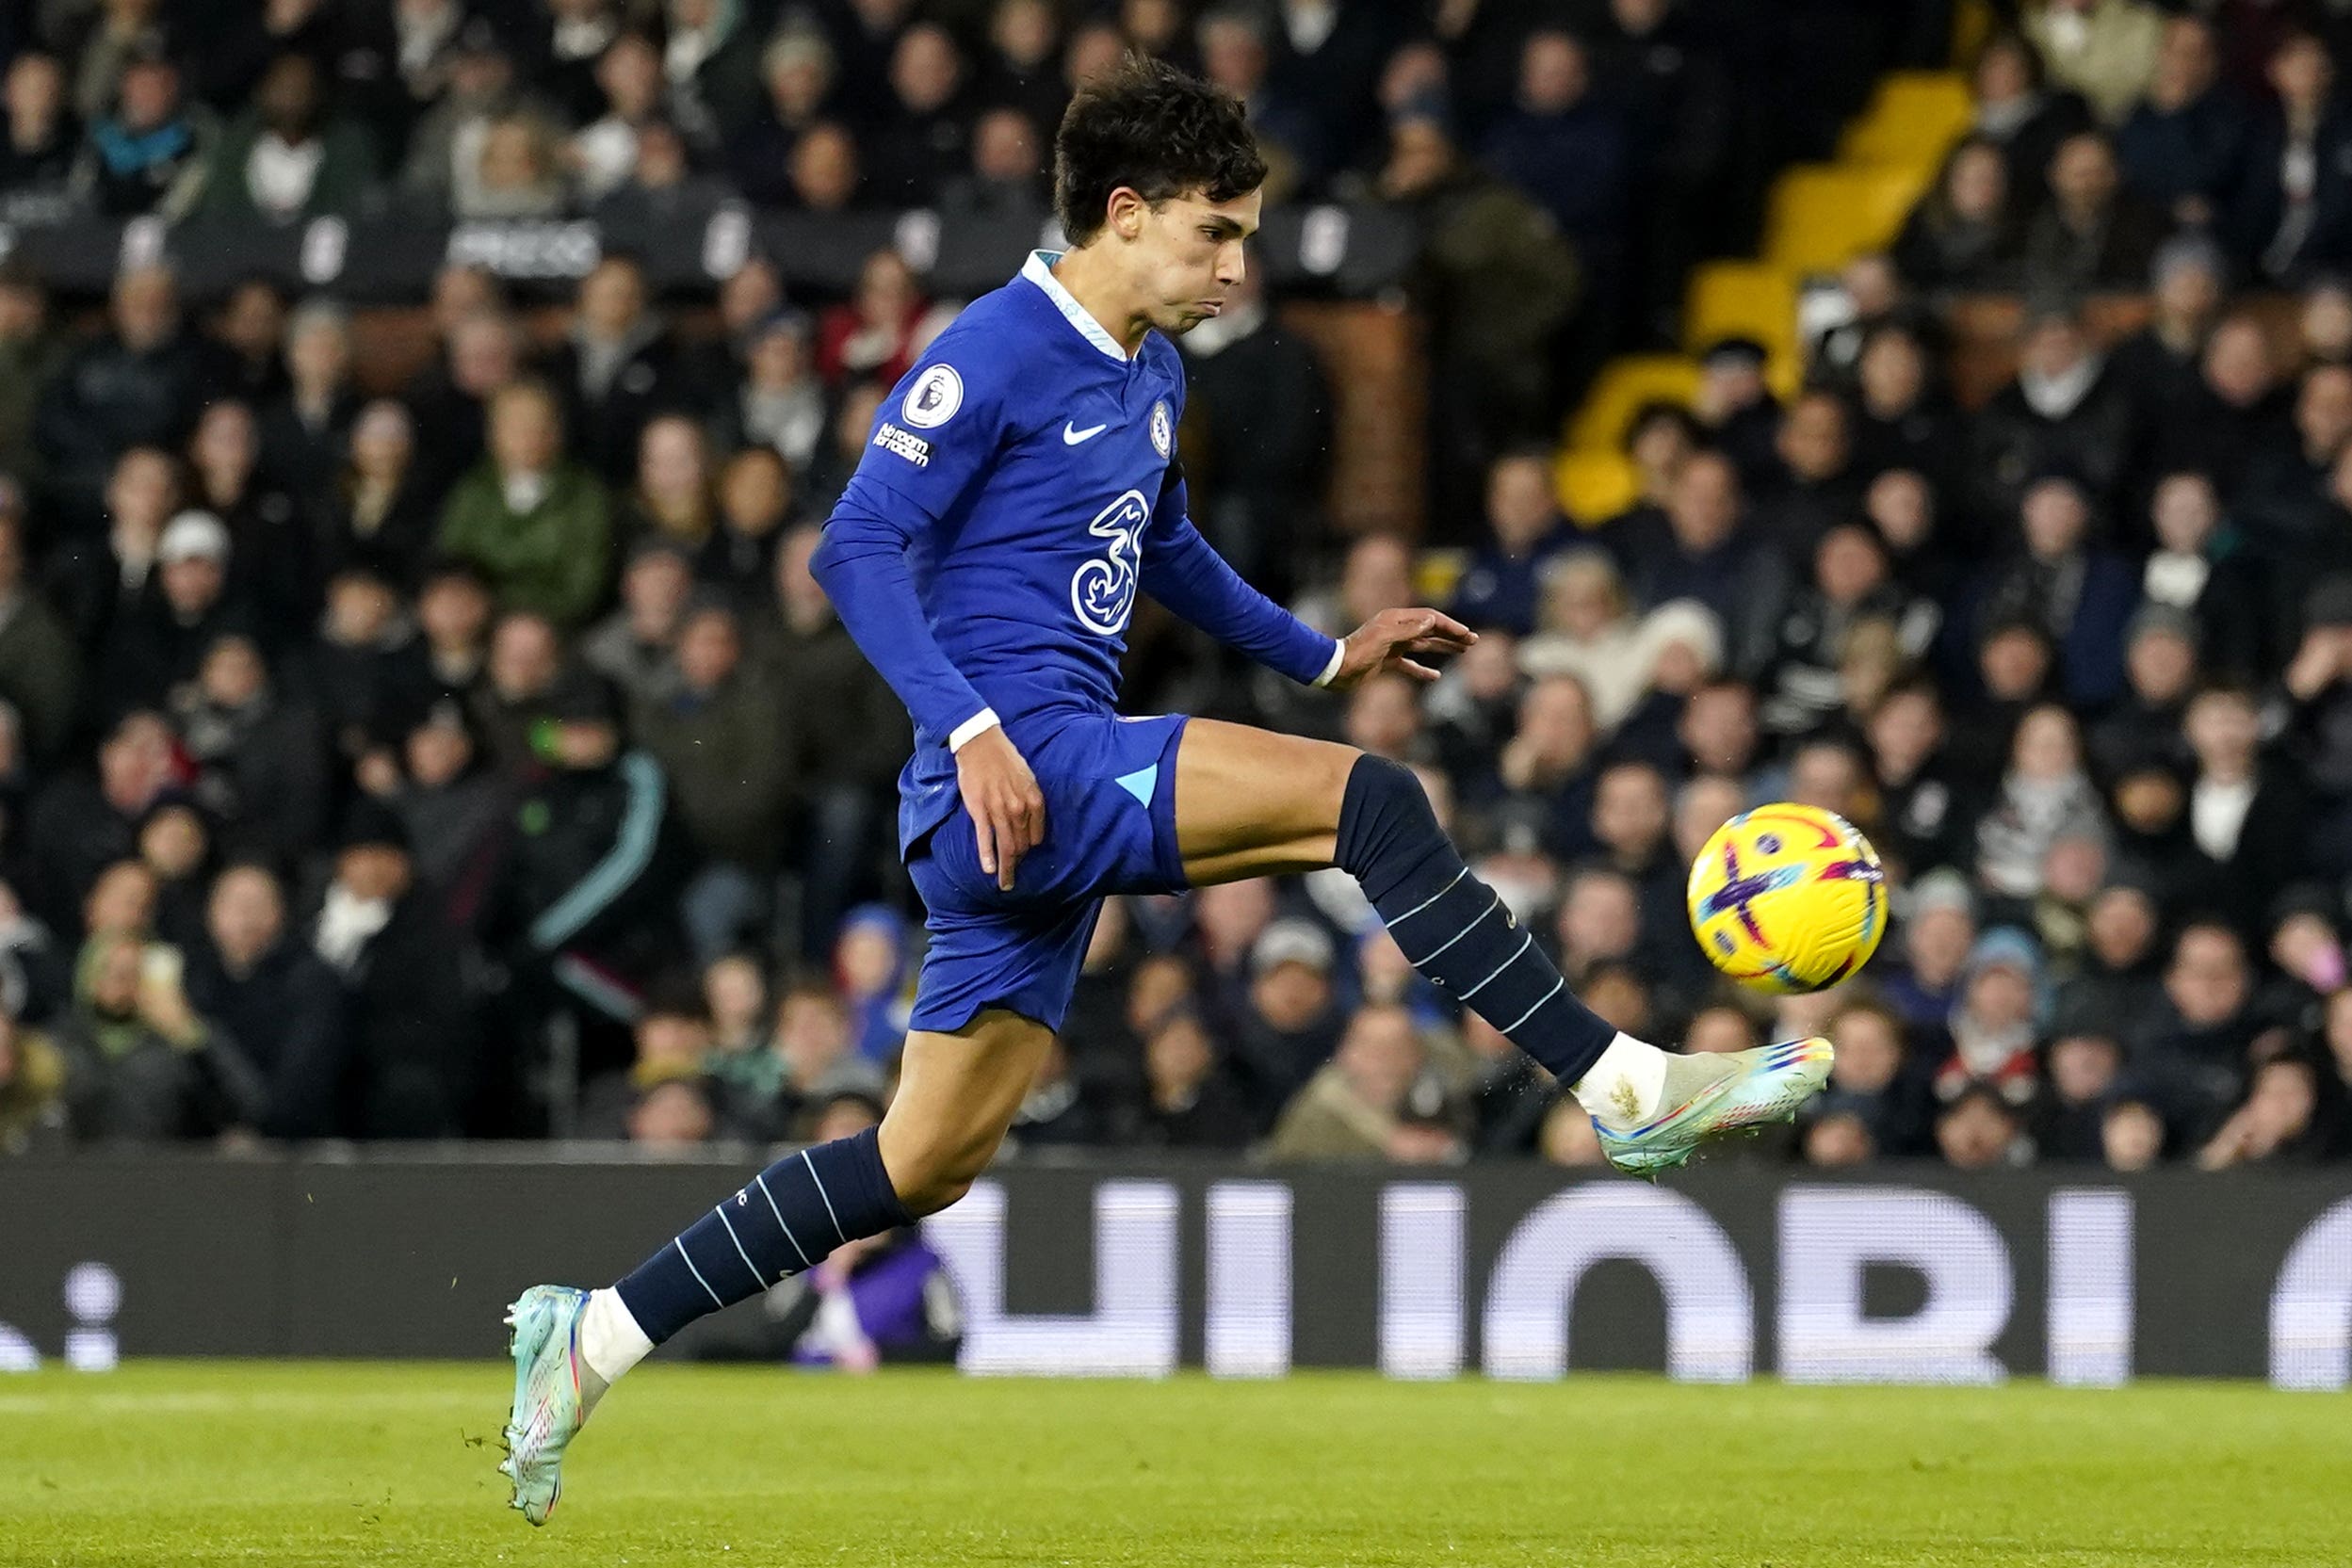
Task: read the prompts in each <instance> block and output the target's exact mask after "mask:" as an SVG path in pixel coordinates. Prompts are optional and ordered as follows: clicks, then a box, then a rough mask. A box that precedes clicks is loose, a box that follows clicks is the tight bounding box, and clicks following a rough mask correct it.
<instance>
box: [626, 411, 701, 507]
mask: <svg viewBox="0 0 2352 1568" xmlns="http://www.w3.org/2000/svg"><path fill="white" fill-rule="evenodd" d="M707 464H708V457H707V455H706V453H705V451H704V448H703V428H702V427H701V426H700V425H697V424H696V423H695V422H694V421H693V420H691V419H688V418H686V417H685V416H684V415H682V414H674V413H673V414H663V415H662V416H661V417H659V418H657V419H655V420H652V421H650V422H649V423H648V424H647V425H646V426H645V430H644V433H643V434H642V435H641V436H640V437H639V438H638V443H637V483H638V488H639V489H641V490H642V491H643V492H644V493H645V495H646V497H647V498H648V499H650V500H652V501H654V502H656V503H657V504H659V505H662V506H667V507H686V506H691V505H698V504H699V503H700V502H701V500H702V498H703V492H704V489H705V487H706V486H707V485H708V484H709V482H710V475H709V471H708V466H707Z"/></svg>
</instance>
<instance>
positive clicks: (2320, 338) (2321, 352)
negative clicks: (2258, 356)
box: [2295, 283, 2352, 361]
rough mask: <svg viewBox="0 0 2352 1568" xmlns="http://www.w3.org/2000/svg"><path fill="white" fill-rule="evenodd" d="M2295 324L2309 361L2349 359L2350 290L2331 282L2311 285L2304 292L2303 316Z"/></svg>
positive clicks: (2351, 327) (2351, 342) (2351, 336)
mask: <svg viewBox="0 0 2352 1568" xmlns="http://www.w3.org/2000/svg"><path fill="white" fill-rule="evenodd" d="M2295 325H2296V331H2297V332H2298V333H2299V334H2300V336H2301V337H2302V340H2303V351H2304V353H2305V355H2306V356H2308V357H2309V358H2311V359H2314V360H2325V361H2342V360H2344V358H2346V357H2347V356H2352V289H2347V288H2346V287H2345V286H2344V284H2342V283H2316V284H2314V285H2312V286H2311V288H2310V289H2309V290H2307V291H2306V292H2305V293H2304V296H2303V313H2302V315H2301V317H2300V318H2299V319H2298V320H2297V322H2296V324H2295Z"/></svg>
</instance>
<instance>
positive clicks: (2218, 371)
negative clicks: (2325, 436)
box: [2133, 315, 2295, 543]
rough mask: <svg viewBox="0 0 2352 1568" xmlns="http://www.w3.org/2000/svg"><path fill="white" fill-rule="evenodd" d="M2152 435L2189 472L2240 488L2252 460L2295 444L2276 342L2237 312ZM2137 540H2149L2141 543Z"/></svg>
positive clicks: (2218, 329)
mask: <svg viewBox="0 0 2352 1568" xmlns="http://www.w3.org/2000/svg"><path fill="white" fill-rule="evenodd" d="M2182 395H2183V396H2182V399H2181V401H2180V402H2179V403H2178V404H2176V405H2175V406H2174V408H2173V409H2172V410H2170V411H2168V412H2170V414H2171V417H2170V418H2169V419H2162V418H2160V419H2159V421H2158V423H2157V424H2156V426H2155V428H2154V429H2153V430H2151V432H2150V436H2151V439H2152V442H2153V444H2154V445H2155V448H2156V450H2158V451H2160V452H2162V453H2164V454H2165V456H2166V457H2167V458H2168V459H2169V460H2170V461H2173V462H2174V463H2177V464H2179V465H2180V466H2182V467H2186V468H2196V469H2200V470H2202V471H2204V472H2206V473H2209V474H2211V475H2213V476H2214V481H2215V482H2216V483H2217V484H2219V485H2220V486H2221V487H2222V488H2223V489H2224V490H2225V491H2234V490H2236V489H2237V487H2238V484H2239V482H2240V480H2241V479H2242V478H2243V477H2244V476H2245V474H2246V471H2247V464H2248V463H2249V461H2251V459H2252V455H2253V454H2254V453H2257V452H2267V451H2271V450H2275V449H2277V448H2279V447H2281V446H2284V445H2287V444H2289V443H2290V442H2291V441H2292V440H2293V439H2294V434H2295V432H2294V429H2293V426H2292V423H2291V417H2290V408H2291V402H2290V398H2289V396H2288V395H2287V392H2286V390H2285V388H2284V387H2283V385H2282V384H2281V380H2280V377H2279V366H2278V364H2277V363H2276V362H2275V361H2274V360H2273V359H2272V357H2271V351H2270V339H2269V335H2268V333H2266V332H2265V331H2263V326H2262V324H2261V323H2260V322H2259V321H2257V320H2255V319H2254V318H2253V317H2252V316H2249V315H2233V316H2230V317H2229V318H2227V319H2225V320H2223V321H2222V322H2221V324H2220V325H2219V326H2217V327H2215V328H2214V331H2213V335H2212V336H2211V337H2210V338H2209V339H2207V340H2206V344H2205V351H2204V354H2203V355H2202V357H2201V360H2200V362H2199V364H2198V377H2197V379H2196V380H2194V381H2192V382H2190V383H2188V384H2187V385H2186V386H2184V387H2183V388H2182ZM2139 542H2140V541H2138V540H2134V541H2133V543H2139Z"/></svg>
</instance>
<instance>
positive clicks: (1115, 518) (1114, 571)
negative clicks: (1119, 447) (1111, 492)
mask: <svg viewBox="0 0 2352 1568" xmlns="http://www.w3.org/2000/svg"><path fill="white" fill-rule="evenodd" d="M1150 522H1151V503H1150V502H1148V501H1146V500H1144V493H1143V492H1142V491H1140V490H1130V491H1128V492H1127V493H1126V494H1125V495H1122V496H1120V497H1119V498H1118V499H1117V500H1115V501H1113V502H1111V505H1109V506H1107V507H1105V508H1103V509H1102V510H1101V511H1099V512H1097V513H1095V520H1094V521H1093V522H1092V523H1089V524H1088V525H1086V531H1087V532H1088V533H1090V534H1093V535H1094V536H1095V538H1097V539H1107V540H1109V541H1110V542H1111V548H1110V549H1108V550H1106V551H1105V552H1104V553H1103V554H1101V555H1099V556H1097V557H1095V558H1094V559H1092V560H1090V561H1088V562H1086V563H1085V564H1084V565H1083V566H1080V567H1079V569H1078V571H1077V572H1075V573H1073V574H1071V576H1070V610H1071V612H1072V613H1073V614H1075V615H1076V616H1077V617H1078V623H1079V625H1081V626H1083V627H1085V628H1086V629H1087V630H1088V631H1090V632H1093V633H1094V634H1095V636H1097V637H1116V636H1118V635H1119V634H1120V633H1121V632H1123V631H1126V630H1127V615H1128V613H1129V612H1130V611H1132V610H1133V609H1134V608H1135V583H1136V574H1137V572H1138V570H1139V568H1140V567H1141V565H1142V563H1143V555H1144V527H1145V526H1146V525H1149V524H1150Z"/></svg>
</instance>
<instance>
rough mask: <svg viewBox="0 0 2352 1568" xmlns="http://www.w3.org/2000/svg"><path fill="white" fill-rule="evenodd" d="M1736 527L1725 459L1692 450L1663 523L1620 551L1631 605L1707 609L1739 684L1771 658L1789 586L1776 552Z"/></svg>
mask: <svg viewBox="0 0 2352 1568" xmlns="http://www.w3.org/2000/svg"><path fill="white" fill-rule="evenodd" d="M1742 523H1743V518H1742V500H1741V493H1740V481H1739V476H1738V473H1737V471H1736V470H1735V469H1734V468H1733V466H1732V463H1731V461H1730V459H1729V458H1728V456H1727V455H1725V454H1723V453H1720V452H1713V451H1703V452H1695V453H1693V454H1692V455H1691V457H1690V459H1689V460H1688V461H1685V462H1684V463H1683V464H1682V467H1681V470H1680V471H1679V473H1677V474H1676V476H1675V480H1674V489H1673V491H1672V493H1670V494H1669V496H1668V498H1667V502H1666V509H1665V515H1664V518H1663V523H1662V524H1661V525H1659V526H1657V527H1654V528H1653V527H1645V528H1644V530H1643V531H1642V533H1641V534H1639V535H1635V536H1632V537H1630V538H1628V539H1627V540H1626V541H1625V542H1624V545H1623V554H1624V558H1625V559H1626V560H1627V561H1628V566H1627V572H1626V575H1627V578H1628V580H1629V581H1630V583H1631V585H1632V588H1633V596H1634V598H1635V600H1636V602H1638V603H1639V604H1641V605H1643V606H1646V607H1649V608H1653V609H1654V608H1656V607H1658V606H1662V605H1664V604H1667V603H1669V602H1671V601H1675V600H1682V599H1687V600H1691V601H1694V602H1695V603H1696V604H1698V605H1699V606H1702V607H1704V608H1705V609H1707V610H1709V611H1711V613H1712V614H1713V615H1714V617H1715V619H1716V622H1718V624H1719V625H1720V626H1721V627H1722V630H1723V653H1722V662H1723V663H1724V665H1725V666H1726V667H1727V668H1728V670H1729V671H1731V672H1732V673H1733V674H1735V675H1738V676H1740V677H1742V678H1743V679H1745V678H1751V677H1753V676H1754V675H1755V674H1756V673H1758V672H1759V671H1761V670H1762V669H1763V667H1764V666H1765V664H1766V663H1767V662H1768V661H1769V660H1770V658H1771V656H1772V647H1773V636H1774V634H1775V632H1776V630H1777V628H1778V626H1779V623H1780V616H1781V613H1782V610H1783V607H1784V603H1785V594H1786V592H1787V589H1786V574H1785V572H1784V570H1783V569H1782V567H1781V564H1780V558H1779V555H1778V553H1777V552H1776V551H1775V550H1772V549H1770V548H1769V547H1766V546H1763V545H1761V544H1759V543H1755V542H1751V541H1750V540H1749V538H1748V537H1747V536H1746V534H1745V531H1744V528H1743V526H1742Z"/></svg>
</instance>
